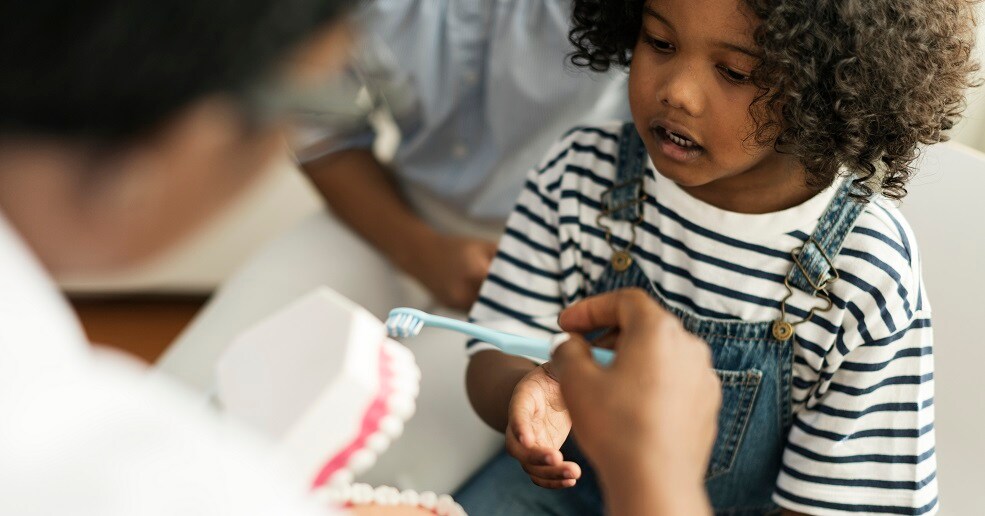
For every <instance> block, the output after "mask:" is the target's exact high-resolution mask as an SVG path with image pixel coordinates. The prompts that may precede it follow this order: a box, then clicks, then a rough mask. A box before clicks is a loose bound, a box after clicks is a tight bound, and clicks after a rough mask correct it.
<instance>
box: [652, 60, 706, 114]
mask: <svg viewBox="0 0 985 516" xmlns="http://www.w3.org/2000/svg"><path fill="white" fill-rule="evenodd" d="M667 72H668V73H667V74H666V75H665V80H664V83H663V85H662V87H661V89H660V91H659V93H658V95H659V97H660V98H659V100H660V102H662V103H664V104H666V105H667V106H670V107H671V108H674V109H679V110H681V111H684V112H685V113H686V114H687V115H688V116H692V117H699V116H701V114H702V112H703V111H704V101H703V100H702V93H701V92H702V88H701V84H700V83H701V80H700V77H699V74H698V73H697V72H696V71H695V68H694V67H693V66H691V65H689V64H686V63H680V64H676V65H672V67H671V69H670V70H667Z"/></svg>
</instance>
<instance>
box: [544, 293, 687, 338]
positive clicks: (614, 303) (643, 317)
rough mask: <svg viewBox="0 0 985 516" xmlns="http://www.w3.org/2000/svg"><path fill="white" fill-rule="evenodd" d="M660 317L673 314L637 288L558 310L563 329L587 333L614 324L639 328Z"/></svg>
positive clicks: (623, 329) (636, 329) (626, 330)
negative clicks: (561, 310)
mask: <svg viewBox="0 0 985 516" xmlns="http://www.w3.org/2000/svg"><path fill="white" fill-rule="evenodd" d="M662 317H672V316H671V315H670V314H668V313H667V312H666V311H665V310H664V309H663V308H661V307H660V305H658V304H657V303H656V302H655V301H654V300H653V298H651V297H650V296H649V295H648V294H647V293H646V292H644V291H643V290H641V289H638V288H632V289H623V290H617V291H615V292H608V293H605V294H601V295H598V296H593V297H590V298H587V299H584V300H582V301H580V302H578V303H575V304H574V305H571V306H570V307H568V308H567V309H566V310H564V311H563V312H561V315H560V317H559V318H558V324H559V325H560V326H561V328H562V329H563V330H565V331H570V332H577V333H588V332H591V331H594V330H598V329H600V328H611V327H616V328H619V329H621V330H622V331H623V332H624V333H625V332H638V331H641V330H644V331H645V329H646V327H647V326H649V325H650V324H652V323H653V322H655V321H657V320H659V319H660V318H662Z"/></svg>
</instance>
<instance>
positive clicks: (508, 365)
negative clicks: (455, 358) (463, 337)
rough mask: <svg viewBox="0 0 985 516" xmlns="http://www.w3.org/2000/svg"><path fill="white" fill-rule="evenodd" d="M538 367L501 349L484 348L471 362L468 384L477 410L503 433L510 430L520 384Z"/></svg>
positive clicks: (467, 377) (468, 371) (486, 420)
mask: <svg viewBox="0 0 985 516" xmlns="http://www.w3.org/2000/svg"><path fill="white" fill-rule="evenodd" d="M536 367H537V366H536V365H535V364H534V363H533V362H531V361H529V360H527V359H525V358H521V357H516V356H513V355H507V354H505V353H500V352H499V351H493V350H490V351H480V352H478V353H476V354H475V355H474V356H473V357H472V359H471V360H470V361H469V367H468V370H467V372H466V381H465V386H466V390H467V391H468V395H469V402H470V403H471V404H472V409H473V410H475V413H476V414H478V415H479V417H480V418H481V419H482V420H483V421H485V423H486V424H487V425H489V426H491V427H492V428H493V429H494V430H497V431H499V432H504V431H506V424H507V422H508V421H509V419H508V417H509V408H510V400H511V399H512V398H513V389H515V388H516V384H517V383H519V382H520V380H521V379H523V377H524V376H526V374H527V373H529V372H530V371H532V370H533V369H534V368H536Z"/></svg>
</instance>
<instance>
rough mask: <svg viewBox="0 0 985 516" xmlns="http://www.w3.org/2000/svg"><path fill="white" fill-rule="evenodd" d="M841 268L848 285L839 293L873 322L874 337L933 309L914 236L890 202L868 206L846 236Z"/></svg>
mask: <svg viewBox="0 0 985 516" xmlns="http://www.w3.org/2000/svg"><path fill="white" fill-rule="evenodd" d="M837 266H838V269H839V271H840V272H841V276H842V280H843V283H844V284H845V286H844V290H843V291H842V293H841V294H842V295H843V296H844V297H845V298H846V299H845V300H846V301H847V302H850V303H852V304H853V305H854V306H855V307H856V308H857V309H858V311H859V312H860V313H864V314H866V315H865V317H864V318H865V319H867V320H868V319H873V320H872V321H868V326H869V328H870V330H872V331H871V332H870V333H871V334H872V335H873V337H874V338H878V335H877V334H880V333H883V334H884V335H883V336H885V335H888V334H891V333H895V332H896V331H898V330H901V329H903V328H904V327H905V326H906V325H907V324H909V322H911V321H913V320H915V319H916V318H918V317H919V316H921V314H926V313H929V311H930V306H929V304H928V302H927V299H926V294H925V293H924V292H923V280H922V278H921V272H920V256H919V252H918V249H917V241H916V237H915V236H914V234H913V230H912V229H911V228H910V225H909V223H907V221H906V217H904V216H903V214H902V213H901V212H900V210H899V208H898V207H897V206H896V205H895V204H894V203H893V202H892V201H890V200H888V199H886V198H882V197H879V198H876V199H875V200H873V201H871V202H870V203H869V204H868V205H867V206H866V207H865V209H864V210H863V212H862V214H861V215H860V216H859V219H858V222H857V224H856V225H855V227H854V229H852V231H851V233H849V234H848V235H847V236H846V238H845V242H844V245H843V247H842V251H841V253H840V255H839V259H838V260H837ZM880 327H882V329H883V330H884V331H878V330H877V328H880Z"/></svg>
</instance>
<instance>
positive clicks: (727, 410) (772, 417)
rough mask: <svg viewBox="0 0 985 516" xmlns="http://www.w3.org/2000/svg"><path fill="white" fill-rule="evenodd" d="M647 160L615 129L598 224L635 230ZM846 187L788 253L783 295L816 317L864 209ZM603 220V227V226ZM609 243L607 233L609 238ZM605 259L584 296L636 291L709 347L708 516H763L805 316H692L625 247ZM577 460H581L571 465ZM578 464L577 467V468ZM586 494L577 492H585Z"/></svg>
mask: <svg viewBox="0 0 985 516" xmlns="http://www.w3.org/2000/svg"><path fill="white" fill-rule="evenodd" d="M645 170H646V152H645V149H644V147H643V142H642V141H641V140H640V137H639V135H638V134H637V132H636V128H635V127H634V126H633V124H631V123H628V124H626V125H625V126H624V127H623V130H622V135H621V138H620V148H619V156H618V169H617V175H616V181H615V186H613V187H612V189H610V190H608V191H607V192H606V193H605V194H604V195H603V198H602V206H603V216H602V217H600V219H599V220H600V224H603V228H604V227H605V226H604V224H605V223H608V224H611V225H612V226H615V225H618V224H632V225H633V231H634V232H635V231H636V230H637V229H636V227H635V226H636V224H638V223H639V222H641V219H642V216H643V215H642V214H643V210H642V207H641V205H642V204H643V203H644V202H646V198H645V196H644V193H643V188H642V185H643V178H644V174H645V173H646V172H645ZM851 184H852V182H851V181H845V182H844V184H843V185H842V186H841V188H839V190H838V192H837V193H836V194H835V196H834V198H833V199H832V201H831V203H830V204H829V206H828V208H827V210H826V211H825V212H824V214H823V215H822V216H821V218H820V219H819V221H818V225H817V227H816V229H815V230H814V234H813V235H812V236H811V238H809V239H808V240H807V241H806V242H805V243H804V245H803V247H801V248H798V249H796V250H794V251H793V252H792V253H791V272H790V274H789V275H788V276H787V278H786V280H787V287H788V290H789V291H790V293H791V294H792V289H791V288H798V289H800V290H803V291H805V292H807V293H808V294H811V295H813V296H815V297H816V298H817V299H818V306H817V307H816V308H815V311H817V312H822V311H824V310H827V309H829V308H830V307H831V301H830V297H829V296H828V294H827V287H828V286H829V285H830V283H831V282H833V281H835V280H837V279H838V274H837V271H836V270H835V268H834V265H833V263H832V258H830V257H834V256H837V255H838V253H839V252H840V250H841V246H842V243H843V242H844V239H845V236H846V235H847V234H848V233H849V232H850V231H851V229H852V228H853V227H854V225H855V222H856V221H857V219H858V216H859V215H860V214H861V212H862V210H863V208H864V204H863V203H859V202H855V201H854V200H852V198H851V197H850V196H849V192H850V190H849V189H850V187H851ZM606 218H607V219H608V220H607V221H604V219H606ZM610 236H611V235H610ZM610 244H611V245H612V246H613V251H614V253H613V255H612V257H611V260H610V264H609V265H608V266H607V267H606V269H605V271H604V272H603V273H602V275H601V277H600V278H599V279H598V280H597V281H596V282H595V284H594V285H592V286H591V291H590V294H601V293H603V292H609V291H612V290H617V289H620V288H625V287H641V288H643V289H645V290H646V291H647V292H649V293H650V295H652V296H653V297H654V298H655V299H656V300H657V301H659V302H660V304H661V305H663V306H664V308H666V309H667V310H669V311H670V312H672V313H673V314H674V315H676V316H677V317H679V318H680V319H681V321H683V323H684V327H685V328H686V329H687V330H688V331H690V332H691V333H694V334H695V335H698V336H700V337H701V338H702V339H704V340H705V341H707V342H708V344H709V345H710V346H711V348H712V357H713V361H714V367H715V370H716V372H717V373H718V375H719V377H720V378H721V381H722V409H721V413H720V414H719V418H718V438H717V439H716V441H715V446H714V450H713V452H712V457H711V463H710V465H709V467H708V472H707V477H706V485H707V488H708V492H709V495H710V497H711V501H712V505H713V506H714V507H715V512H716V514H763V513H768V512H771V511H774V510H776V509H778V508H777V506H776V505H775V504H774V503H773V502H772V500H771V495H772V493H773V489H774V486H775V484H776V479H777V476H778V473H779V470H780V461H781V455H782V452H783V448H784V444H785V442H786V436H787V432H788V430H789V429H790V425H791V422H792V414H793V412H792V407H791V394H790V391H791V379H792V375H793V373H792V364H793V339H795V338H796V335H795V326H796V324H799V323H800V322H802V321H803V320H804V319H807V318H809V317H812V316H813V313H812V311H803V310H799V309H796V308H793V307H788V306H787V305H786V301H787V299H789V297H790V296H789V295H788V296H787V298H785V299H783V300H777V302H778V304H779V305H780V309H781V313H782V314H783V315H782V316H781V318H780V319H778V320H777V321H761V322H746V321H740V320H720V319H709V318H705V317H699V316H697V315H695V314H692V313H689V312H687V311H685V310H681V309H679V308H675V307H672V306H670V305H668V303H667V302H666V301H665V300H664V299H663V298H662V297H661V296H660V294H659V293H658V291H657V289H656V288H654V286H653V284H652V283H651V281H650V280H649V279H648V278H647V277H646V276H645V275H644V273H643V270H642V269H641V268H640V266H639V264H638V263H636V261H635V260H634V259H633V257H632V253H633V250H634V249H633V243H632V242H631V241H630V242H627V241H624V240H621V239H616V238H615V237H611V238H610ZM579 458H580V457H579ZM579 462H581V461H580V460H579ZM583 494H584V493H583Z"/></svg>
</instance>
